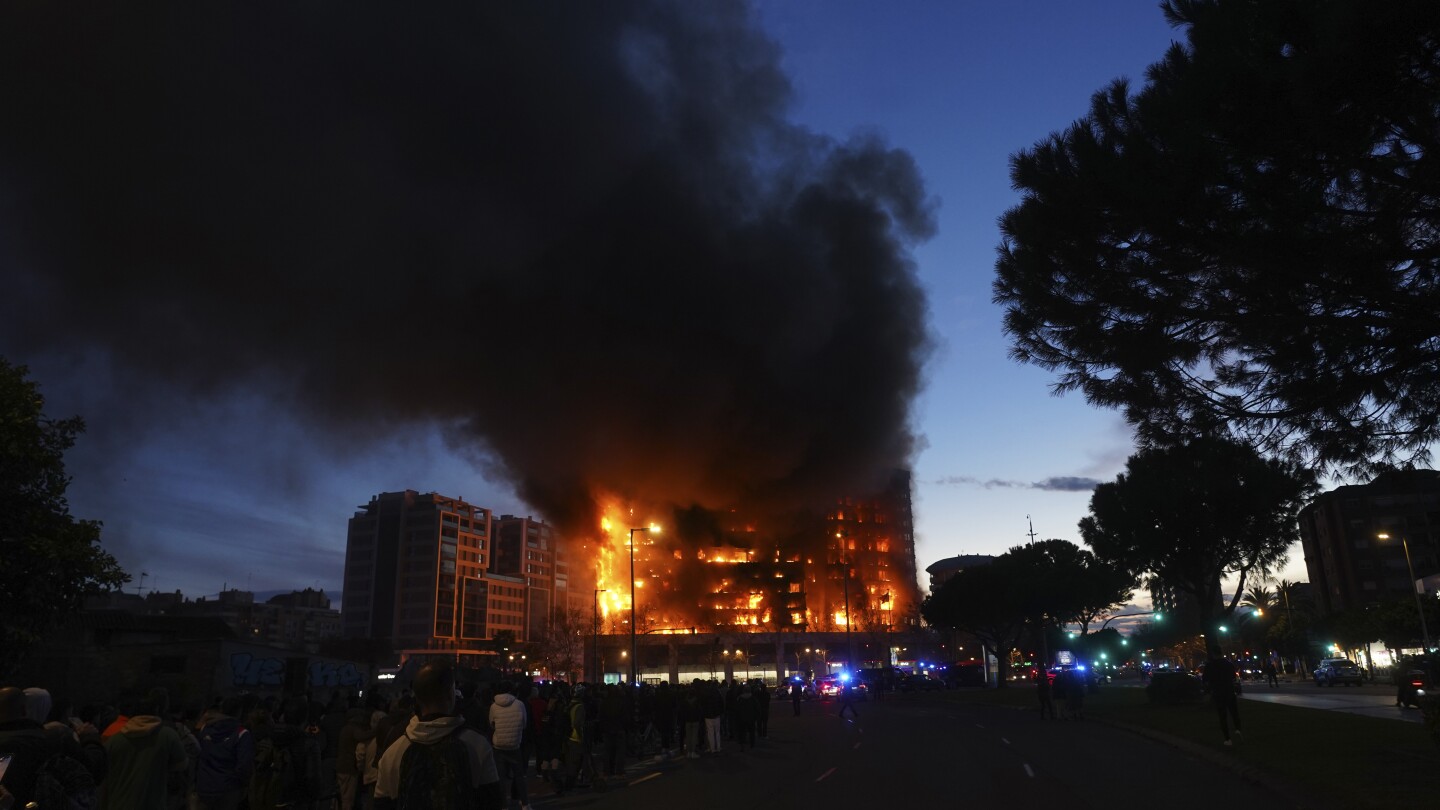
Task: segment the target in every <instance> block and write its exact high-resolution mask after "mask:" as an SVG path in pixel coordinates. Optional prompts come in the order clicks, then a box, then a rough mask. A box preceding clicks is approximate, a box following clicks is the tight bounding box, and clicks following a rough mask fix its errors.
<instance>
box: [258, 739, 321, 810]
mask: <svg viewBox="0 0 1440 810" xmlns="http://www.w3.org/2000/svg"><path fill="white" fill-rule="evenodd" d="M304 743H305V741H300V742H299V743H296V744H292V745H284V744H280V745H277V744H276V743H275V740H273V739H269V740H262V741H261V742H260V743H259V744H258V745H257V746H255V773H254V775H253V776H252V778H251V782H250V807H251V808H252V810H259V808H271V807H285V806H288V805H289V804H290V803H292V802H296V801H303V800H306V799H309V798H311V797H310V795H309V794H310V788H311V785H310V782H311V781H313V779H314V777H313V775H311V774H309V767H308V764H307V762H297V761H296V758H297V757H304V758H305V759H307V760H308V757H306V756H305V751H304V749H303V748H302V747H301V746H302V745H304ZM297 748H298V749H300V750H298V751H297V750H296V749H297Z"/></svg>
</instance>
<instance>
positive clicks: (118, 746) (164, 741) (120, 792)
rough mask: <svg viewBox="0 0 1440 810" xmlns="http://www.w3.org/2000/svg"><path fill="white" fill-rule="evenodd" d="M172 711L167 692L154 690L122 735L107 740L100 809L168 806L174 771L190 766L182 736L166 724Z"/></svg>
mask: <svg viewBox="0 0 1440 810" xmlns="http://www.w3.org/2000/svg"><path fill="white" fill-rule="evenodd" d="M169 708H170V700H169V696H168V695H167V694H166V692H165V690H163V689H153V690H151V691H150V693H149V694H148V695H146V697H145V699H144V700H143V701H141V702H140V703H139V705H138V706H137V707H136V709H137V710H136V711H134V712H128V713H127V714H128V715H129V718H130V719H129V720H128V721H127V722H126V723H125V726H124V727H123V728H122V729H120V731H119V733H117V734H115V735H113V736H111V737H110V739H108V740H106V741H105V757H106V760H107V768H106V773H105V781H104V782H103V783H101V790H100V806H101V807H102V808H114V809H115V810H130V808H136V807H166V806H168V805H169V799H168V795H167V794H168V792H169V790H168V779H169V776H170V772H171V771H183V770H185V769H187V768H189V767H190V759H189V757H187V756H186V755H185V747H184V745H182V744H181V742H180V735H179V734H177V733H175V729H173V728H171V727H170V724H169V723H167V722H165V720H164V719H163V718H164V715H165V713H166V712H167V711H168V710H169Z"/></svg>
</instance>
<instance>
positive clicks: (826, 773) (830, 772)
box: [815, 768, 835, 782]
mask: <svg viewBox="0 0 1440 810" xmlns="http://www.w3.org/2000/svg"><path fill="white" fill-rule="evenodd" d="M834 772H835V769H834V768H831V769H830V770H828V771H826V772H824V773H822V774H820V778H819V779H816V780H815V781H816V782H819V781H822V780H824V779H825V777H827V776H829V775H830V774H832V773H834Z"/></svg>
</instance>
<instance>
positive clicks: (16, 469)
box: [0, 358, 130, 675]
mask: <svg viewBox="0 0 1440 810" xmlns="http://www.w3.org/2000/svg"><path fill="white" fill-rule="evenodd" d="M44 409H45V399H44V397H42V396H41V395H40V389H39V387H38V386H37V385H36V384H35V383H33V382H31V381H30V380H28V379H26V370H25V367H24V366H12V365H10V363H9V362H7V361H6V360H5V359H4V358H0V606H3V609H0V675H3V674H5V673H7V672H10V671H11V670H12V669H13V668H14V666H15V664H16V663H17V662H18V661H19V660H20V658H21V657H22V656H23V655H24V654H25V652H26V650H27V649H28V648H29V647H30V646H31V645H33V644H34V643H35V642H36V641H37V640H38V639H40V638H41V636H42V635H43V634H44V633H45V632H46V631H47V630H49V629H50V628H51V627H53V626H54V623H55V621H56V620H57V619H58V618H60V617H61V616H63V615H65V614H67V613H74V612H76V611H78V610H79V609H80V608H81V606H82V605H83V604H84V600H85V597H86V596H87V595H88V594H91V593H95V592H97V591H102V590H107V589H110V588H118V587H119V586H120V585H122V584H124V583H125V582H128V581H129V579H130V578H129V577H128V576H126V575H125V573H124V572H123V571H121V570H120V566H119V564H118V563H116V562H115V558H114V557H112V556H110V554H109V553H108V552H106V551H104V550H103V549H101V548H100V524H99V523H98V522H96V521H92V520H76V519H75V518H74V517H71V515H70V506H69V503H68V502H67V501H66V499H65V490H66V488H67V487H68V486H69V485H70V477H69V476H68V475H66V473H65V451H66V450H69V449H70V447H71V446H73V445H74V444H75V437H76V436H77V435H79V433H80V432H81V431H82V430H84V428H85V425H84V423H83V422H81V420H80V419H78V418H72V419H60V420H55V419H50V418H48V417H46V416H45V413H44Z"/></svg>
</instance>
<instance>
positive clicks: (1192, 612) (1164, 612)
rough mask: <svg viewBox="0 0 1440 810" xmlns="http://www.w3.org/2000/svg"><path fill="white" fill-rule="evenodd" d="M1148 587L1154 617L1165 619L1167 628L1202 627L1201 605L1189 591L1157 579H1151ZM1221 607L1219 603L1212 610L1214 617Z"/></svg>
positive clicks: (1147, 584) (1147, 583)
mask: <svg viewBox="0 0 1440 810" xmlns="http://www.w3.org/2000/svg"><path fill="white" fill-rule="evenodd" d="M1146 587H1147V589H1148V590H1149V591H1150V609H1151V610H1152V611H1153V612H1154V615H1156V616H1163V617H1165V618H1164V619H1162V621H1164V622H1165V626H1166V627H1172V628H1182V629H1184V628H1195V627H1199V626H1200V609H1199V603H1198V602H1197V601H1196V600H1195V596H1194V595H1193V594H1191V593H1190V592H1189V591H1182V590H1180V589H1178V588H1176V587H1174V586H1172V585H1170V584H1169V583H1166V582H1162V581H1161V580H1160V579H1158V578H1156V577H1150V579H1149V580H1148V581H1147V582H1146ZM1221 607H1222V606H1221V605H1220V604H1219V603H1217V604H1216V605H1215V606H1214V607H1213V608H1212V610H1211V613H1212V615H1218V613H1219V611H1220V610H1221Z"/></svg>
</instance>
